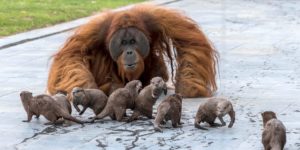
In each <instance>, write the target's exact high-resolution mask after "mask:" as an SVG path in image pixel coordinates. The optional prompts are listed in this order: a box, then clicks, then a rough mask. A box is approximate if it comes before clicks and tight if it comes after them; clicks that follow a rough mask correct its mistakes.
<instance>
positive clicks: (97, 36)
mask: <svg viewBox="0 0 300 150" xmlns="http://www.w3.org/2000/svg"><path fill="white" fill-rule="evenodd" d="M216 54H217V52H216V51H215V50H214V48H213V47H212V46H211V44H210V42H209V41H208V39H207V38H206V37H205V35H204V34H203V32H202V31H201V30H200V28H199V26H198V25H197V23H196V22H195V21H193V20H192V19H190V18H189V17H187V16H185V15H183V14H182V13H180V12H178V11H176V10H173V9H169V8H165V7H161V6H152V5H137V6H135V7H133V8H130V9H127V10H122V11H113V12H105V13H102V14H100V15H99V16H97V17H95V18H94V19H92V20H91V21H90V22H88V23H87V24H85V25H82V26H81V27H79V28H78V29H77V30H76V31H75V33H74V34H73V35H72V36H71V37H70V38H69V39H68V40H67V42H66V43H65V45H64V46H63V47H62V48H61V49H60V50H59V51H58V52H57V53H56V54H55V55H54V60H53V63H52V66H51V68H50V73H49V79H48V92H49V93H50V94H54V93H55V92H56V91H57V90H66V91H68V92H70V91H71V90H72V88H73V87H75V86H79V87H84V88H99V89H101V90H103V91H104V92H105V93H106V94H109V93H110V92H112V91H113V90H114V89H116V88H118V87H122V86H124V85H125V84H126V82H128V81H131V80H134V79H139V80H141V81H142V83H143V85H147V84H148V83H149V81H150V80H151V78H152V77H154V76H161V77H162V78H163V79H164V80H168V78H169V75H168V69H167V66H168V65H169V64H174V63H176V64H177V65H176V66H177V67H176V68H175V67H174V65H170V66H171V67H170V68H171V72H172V73H171V74H172V76H173V74H175V82H174V83H175V92H178V93H181V94H182V95H183V96H184V97H199V96H211V95H212V94H213V92H214V91H215V90H216V89H217V87H216V82H215V75H216V69H215V68H216V62H217V57H216ZM167 62H168V63H167ZM175 69H176V71H174V70H175ZM173 72H176V73H173Z"/></svg>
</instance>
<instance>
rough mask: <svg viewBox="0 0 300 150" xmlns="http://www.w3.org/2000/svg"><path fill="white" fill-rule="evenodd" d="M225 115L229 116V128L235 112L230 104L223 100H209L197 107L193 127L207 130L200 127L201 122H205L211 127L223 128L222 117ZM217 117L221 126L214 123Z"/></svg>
mask: <svg viewBox="0 0 300 150" xmlns="http://www.w3.org/2000/svg"><path fill="white" fill-rule="evenodd" d="M226 114H229V116H230V119H231V121H230V123H229V125H228V128H231V127H232V126H233V123H234V121H235V111H234V110H233V106H232V104H231V102H230V101H228V100H226V99H224V98H216V97H214V98H210V99H208V100H206V101H205V102H204V103H202V104H201V105H200V106H199V108H198V111H197V114H196V117H195V127H196V128H198V129H203V130H207V129H206V128H204V127H201V126H200V123H201V122H207V123H208V124H209V125H211V126H225V125H226V123H225V122H224V120H223V117H224V116H225V115H226ZM217 117H218V118H219V120H220V121H221V123H222V124H218V123H215V119H216V118H217Z"/></svg>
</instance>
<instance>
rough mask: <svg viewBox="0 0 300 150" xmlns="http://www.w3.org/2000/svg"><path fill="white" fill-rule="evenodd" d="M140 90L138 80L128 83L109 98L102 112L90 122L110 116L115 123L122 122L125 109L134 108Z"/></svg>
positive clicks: (140, 86)
mask: <svg viewBox="0 0 300 150" xmlns="http://www.w3.org/2000/svg"><path fill="white" fill-rule="evenodd" d="M141 88H142V83H141V81H139V80H132V81H130V82H128V83H127V84H126V85H125V87H124V88H119V89H117V90H115V91H114V92H113V93H112V94H111V95H110V96H109V97H108V101H107V104H106V106H105V108H104V110H103V111H102V112H101V113H100V114H98V115H97V116H95V117H94V118H93V119H92V120H91V121H89V122H94V121H95V120H97V119H102V118H104V117H106V116H110V118H111V119H113V120H117V121H124V119H123V117H124V116H126V109H128V108H130V109H133V108H134V101H135V99H136V97H137V96H138V94H139V90H140V89H141Z"/></svg>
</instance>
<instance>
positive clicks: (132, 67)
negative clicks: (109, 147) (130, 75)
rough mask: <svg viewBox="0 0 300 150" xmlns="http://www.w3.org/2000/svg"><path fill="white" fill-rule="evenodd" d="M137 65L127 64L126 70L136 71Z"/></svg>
mask: <svg viewBox="0 0 300 150" xmlns="http://www.w3.org/2000/svg"><path fill="white" fill-rule="evenodd" d="M136 64H137V63H133V64H125V68H126V69H134V68H135V66H136Z"/></svg>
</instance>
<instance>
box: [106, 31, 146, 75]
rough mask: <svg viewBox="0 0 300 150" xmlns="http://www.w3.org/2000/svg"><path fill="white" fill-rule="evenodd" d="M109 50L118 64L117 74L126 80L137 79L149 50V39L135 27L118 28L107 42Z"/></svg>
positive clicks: (142, 69)
mask: <svg viewBox="0 0 300 150" xmlns="http://www.w3.org/2000/svg"><path fill="white" fill-rule="evenodd" d="M109 52H110V56H111V57H112V59H113V60H114V61H116V62H117V64H118V70H119V74H121V75H122V76H124V77H126V78H127V79H128V80H134V79H138V78H139V76H140V75H141V73H142V72H143V71H144V59H145V58H146V57H147V56H148V55H149V52H150V46H149V40H148V39H147V37H146V36H145V34H144V33H143V32H141V31H140V30H138V29H136V28H133V27H132V28H124V29H120V30H118V31H117V32H115V33H114V34H113V36H112V38H111V40H110V42H109Z"/></svg>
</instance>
